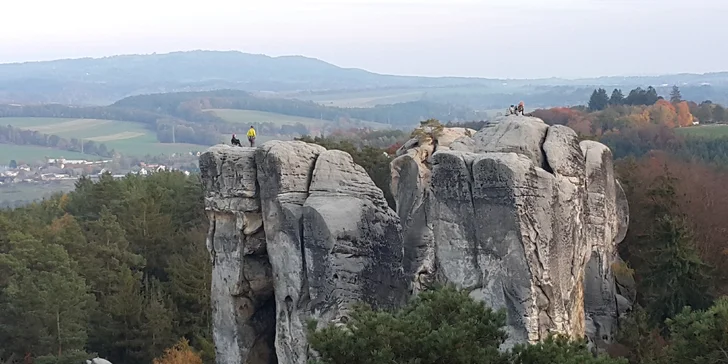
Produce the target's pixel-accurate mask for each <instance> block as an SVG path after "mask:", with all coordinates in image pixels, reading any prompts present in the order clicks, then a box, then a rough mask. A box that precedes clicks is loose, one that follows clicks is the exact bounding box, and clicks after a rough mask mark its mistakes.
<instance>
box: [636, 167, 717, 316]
mask: <svg viewBox="0 0 728 364" xmlns="http://www.w3.org/2000/svg"><path fill="white" fill-rule="evenodd" d="M647 197H648V199H649V204H648V205H647V213H648V216H647V218H649V219H651V221H652V223H651V224H650V225H651V228H650V230H649V233H648V234H649V235H648V236H647V237H645V238H644V239H643V240H644V241H642V242H640V243H639V244H640V245H642V246H645V249H643V250H642V251H641V254H642V259H643V261H644V262H645V264H642V265H640V266H639V267H638V274H639V275H640V276H641V277H642V279H641V284H640V289H639V292H640V293H641V294H642V296H643V297H644V303H645V304H646V305H647V307H648V311H649V312H650V317H651V318H652V320H653V323H654V324H656V325H658V326H662V324H663V323H664V321H665V319H667V318H669V317H673V316H674V315H675V314H677V313H679V312H680V311H682V309H683V307H684V306H686V305H687V306H692V307H694V308H696V309H703V308H707V307H708V306H709V305H710V303H711V296H710V291H711V288H712V287H713V286H712V282H711V276H710V267H708V266H707V265H706V264H705V263H703V261H702V260H701V259H700V256H699V255H698V253H697V250H696V248H695V243H694V242H693V240H692V239H693V238H692V232H691V231H690V228H689V226H688V224H687V223H686V221H685V218H684V216H682V215H681V214H679V213H678V212H676V208H677V204H676V196H675V187H674V178H673V177H672V176H671V175H670V173H669V171H668V170H665V171H664V175H662V176H659V177H658V178H656V180H655V183H654V185H653V186H652V187H651V188H650V189H649V190H648V192H647Z"/></svg>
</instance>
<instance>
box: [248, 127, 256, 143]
mask: <svg viewBox="0 0 728 364" xmlns="http://www.w3.org/2000/svg"><path fill="white" fill-rule="evenodd" d="M248 141H249V142H250V146H251V147H252V146H253V144H255V128H253V126H252V125H251V126H250V130H248Z"/></svg>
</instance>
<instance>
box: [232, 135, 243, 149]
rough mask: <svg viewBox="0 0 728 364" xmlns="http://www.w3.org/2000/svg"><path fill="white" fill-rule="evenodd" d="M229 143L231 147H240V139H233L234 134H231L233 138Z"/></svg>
mask: <svg viewBox="0 0 728 364" xmlns="http://www.w3.org/2000/svg"><path fill="white" fill-rule="evenodd" d="M230 143H232V145H233V147H234V146H236V145H237V146H238V147H242V145H240V139H238V138H236V137H235V134H233V138H232V139H230Z"/></svg>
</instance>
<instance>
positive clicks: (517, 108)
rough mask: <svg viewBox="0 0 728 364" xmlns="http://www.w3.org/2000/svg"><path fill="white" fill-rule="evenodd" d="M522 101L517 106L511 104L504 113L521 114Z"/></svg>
mask: <svg viewBox="0 0 728 364" xmlns="http://www.w3.org/2000/svg"><path fill="white" fill-rule="evenodd" d="M523 114H524V111H523V101H521V102H519V103H518V106H514V105H511V107H509V108H508V112H507V113H506V115H523Z"/></svg>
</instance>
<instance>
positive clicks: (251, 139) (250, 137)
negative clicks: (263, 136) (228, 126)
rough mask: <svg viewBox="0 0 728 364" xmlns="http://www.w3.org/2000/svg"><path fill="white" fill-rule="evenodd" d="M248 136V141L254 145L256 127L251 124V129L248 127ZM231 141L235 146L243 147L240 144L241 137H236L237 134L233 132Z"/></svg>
mask: <svg viewBox="0 0 728 364" xmlns="http://www.w3.org/2000/svg"><path fill="white" fill-rule="evenodd" d="M247 136H248V142H249V143H250V146H251V147H252V146H253V145H255V128H254V127H253V126H252V125H251V126H250V129H248V134H247ZM230 143H232V145H233V146H238V147H242V145H240V139H238V138H236V137H235V134H233V138H232V139H230Z"/></svg>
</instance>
